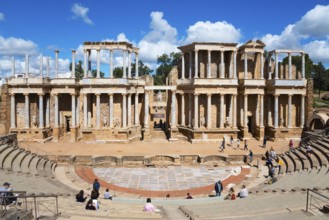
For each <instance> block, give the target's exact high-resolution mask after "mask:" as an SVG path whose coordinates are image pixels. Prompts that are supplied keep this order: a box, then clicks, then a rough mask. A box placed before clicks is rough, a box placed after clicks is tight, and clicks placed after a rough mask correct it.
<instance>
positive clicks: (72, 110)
mask: <svg viewBox="0 0 329 220" xmlns="http://www.w3.org/2000/svg"><path fill="white" fill-rule="evenodd" d="M75 99H76V98H75V93H71V112H72V117H71V128H75V126H76V108H75V102H76V100H75Z"/></svg>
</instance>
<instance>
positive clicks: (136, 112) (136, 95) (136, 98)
mask: <svg viewBox="0 0 329 220" xmlns="http://www.w3.org/2000/svg"><path fill="white" fill-rule="evenodd" d="M138 95H139V94H138V93H136V94H135V126H138V124H139V112H138Z"/></svg>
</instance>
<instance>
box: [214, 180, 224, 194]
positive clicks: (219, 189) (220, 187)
mask: <svg viewBox="0 0 329 220" xmlns="http://www.w3.org/2000/svg"><path fill="white" fill-rule="evenodd" d="M215 191H216V196H220V194H221V192H222V191H223V184H222V181H220V180H218V182H216V183H215Z"/></svg>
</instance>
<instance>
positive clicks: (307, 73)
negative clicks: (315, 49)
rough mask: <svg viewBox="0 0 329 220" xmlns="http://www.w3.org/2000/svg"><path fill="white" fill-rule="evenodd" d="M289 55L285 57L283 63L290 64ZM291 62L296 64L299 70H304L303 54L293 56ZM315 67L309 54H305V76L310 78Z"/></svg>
mask: <svg viewBox="0 0 329 220" xmlns="http://www.w3.org/2000/svg"><path fill="white" fill-rule="evenodd" d="M288 63H289V57H285V58H284V59H283V60H282V64H283V65H288ZM291 63H292V64H293V65H295V66H296V68H297V71H300V72H302V57H301V56H291ZM312 68H313V61H312V60H311V59H310V57H309V55H308V54H305V77H306V79H309V78H310V77H311V72H312Z"/></svg>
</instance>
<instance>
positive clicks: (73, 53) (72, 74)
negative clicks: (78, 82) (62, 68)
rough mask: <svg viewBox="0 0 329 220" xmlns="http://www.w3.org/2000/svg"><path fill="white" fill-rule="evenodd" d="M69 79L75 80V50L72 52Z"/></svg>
mask: <svg viewBox="0 0 329 220" xmlns="http://www.w3.org/2000/svg"><path fill="white" fill-rule="evenodd" d="M71 78H74V79H75V50H72V71H71Z"/></svg>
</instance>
